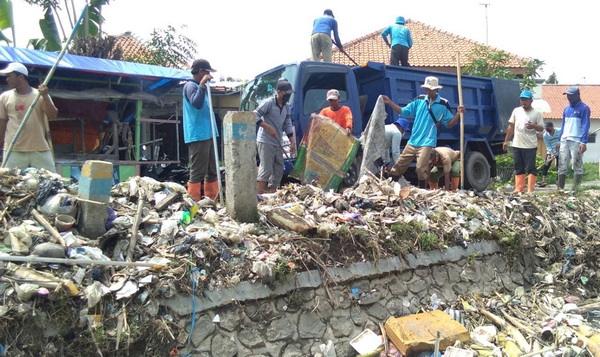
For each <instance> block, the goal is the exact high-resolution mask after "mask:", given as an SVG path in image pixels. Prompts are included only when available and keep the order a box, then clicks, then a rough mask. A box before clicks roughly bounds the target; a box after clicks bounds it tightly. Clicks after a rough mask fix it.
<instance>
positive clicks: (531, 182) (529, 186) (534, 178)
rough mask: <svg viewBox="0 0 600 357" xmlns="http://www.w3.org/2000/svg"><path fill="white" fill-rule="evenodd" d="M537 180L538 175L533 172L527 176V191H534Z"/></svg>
mask: <svg viewBox="0 0 600 357" xmlns="http://www.w3.org/2000/svg"><path fill="white" fill-rule="evenodd" d="M536 181H537V176H536V175H533V174H529V175H528V176H527V193H531V192H533V189H534V188H535V182H536Z"/></svg>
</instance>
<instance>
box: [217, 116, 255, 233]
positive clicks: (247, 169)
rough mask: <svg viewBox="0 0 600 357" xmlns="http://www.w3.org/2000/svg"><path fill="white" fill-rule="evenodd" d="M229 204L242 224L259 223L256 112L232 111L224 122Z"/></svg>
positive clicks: (227, 205) (226, 189) (236, 218)
mask: <svg viewBox="0 0 600 357" xmlns="http://www.w3.org/2000/svg"><path fill="white" fill-rule="evenodd" d="M223 143H224V156H225V202H226V203H227V204H226V207H227V212H229V214H230V215H231V217H233V218H234V219H235V220H237V221H240V222H247V223H249V222H257V221H258V209H257V207H256V205H257V203H258V201H257V198H256V117H255V115H254V113H252V112H228V113H227V114H226V115H225V118H224V120H223Z"/></svg>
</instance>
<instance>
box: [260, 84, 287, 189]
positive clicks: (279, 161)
mask: <svg viewBox="0 0 600 357" xmlns="http://www.w3.org/2000/svg"><path fill="white" fill-rule="evenodd" d="M293 92H294V91H293V90H292V85H291V84H290V83H289V82H288V81H287V80H284V79H283V80H280V81H279V82H278V83H277V94H276V95H275V96H274V97H272V98H270V99H267V100H265V101H264V102H262V103H261V104H260V105H259V106H258V108H256V110H255V111H254V114H255V115H256V125H258V127H259V128H258V133H257V134H256V148H257V150H258V157H259V159H260V164H259V166H258V175H257V183H256V189H257V192H258V194H263V193H265V192H267V191H268V192H275V190H276V189H277V187H279V184H280V183H281V179H282V178H283V146H282V144H281V139H282V132H284V131H285V133H286V134H287V136H288V138H289V139H290V145H291V146H290V152H291V153H292V154H293V153H294V152H295V151H296V143H295V142H294V138H293V134H294V128H293V126H292V118H291V116H290V115H291V108H290V105H289V104H288V102H289V101H290V97H291V96H292V93H293Z"/></svg>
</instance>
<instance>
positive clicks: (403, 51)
mask: <svg viewBox="0 0 600 357" xmlns="http://www.w3.org/2000/svg"><path fill="white" fill-rule="evenodd" d="M388 36H390V38H391V40H392V44H391V45H390V43H389V42H388ZM381 37H383V41H385V44H386V45H387V46H388V47H390V48H391V52H390V64H391V65H394V66H397V65H398V63H400V65H401V66H403V67H410V63H408V52H409V50H410V48H411V47H412V45H413V41H412V36H411V34H410V30H409V29H408V27H406V26H404V17H402V16H398V17H396V23H395V24H394V25H390V26H388V27H386V29H385V30H383V31H382V32H381Z"/></svg>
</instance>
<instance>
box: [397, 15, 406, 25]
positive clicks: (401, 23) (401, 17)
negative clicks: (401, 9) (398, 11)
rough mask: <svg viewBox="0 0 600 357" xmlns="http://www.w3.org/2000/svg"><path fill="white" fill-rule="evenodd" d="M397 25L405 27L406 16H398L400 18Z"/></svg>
mask: <svg viewBox="0 0 600 357" xmlns="http://www.w3.org/2000/svg"><path fill="white" fill-rule="evenodd" d="M396 23H397V24H398V25H404V16H398V17H396Z"/></svg>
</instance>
